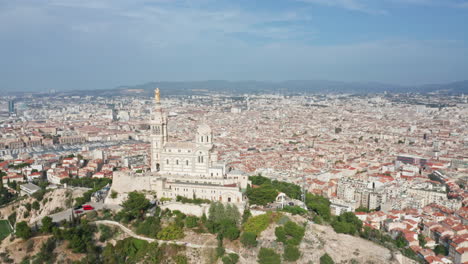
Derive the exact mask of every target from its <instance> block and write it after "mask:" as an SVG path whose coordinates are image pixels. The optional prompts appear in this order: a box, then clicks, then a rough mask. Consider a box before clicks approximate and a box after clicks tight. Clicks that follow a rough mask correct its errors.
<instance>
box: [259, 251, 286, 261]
mask: <svg viewBox="0 0 468 264" xmlns="http://www.w3.org/2000/svg"><path fill="white" fill-rule="evenodd" d="M258 263H260V264H280V263H281V257H280V255H279V254H278V253H276V252H275V251H274V250H273V249H271V248H261V249H260V252H259V253H258Z"/></svg>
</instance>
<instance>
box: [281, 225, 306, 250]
mask: <svg viewBox="0 0 468 264" xmlns="http://www.w3.org/2000/svg"><path fill="white" fill-rule="evenodd" d="M304 233H305V228H304V227H302V226H299V225H298V224H296V223H294V222H292V221H288V222H287V223H286V224H285V225H284V227H283V226H278V227H277V228H276V229H275V235H276V240H277V241H278V242H283V243H285V244H288V245H299V244H300V243H301V240H302V238H303V237H304Z"/></svg>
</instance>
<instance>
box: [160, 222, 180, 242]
mask: <svg viewBox="0 0 468 264" xmlns="http://www.w3.org/2000/svg"><path fill="white" fill-rule="evenodd" d="M183 237H184V230H182V228H180V227H178V226H176V225H175V224H171V225H168V226H166V227H165V228H163V229H162V230H161V231H159V233H158V235H157V238H158V239H162V240H175V239H179V238H183Z"/></svg>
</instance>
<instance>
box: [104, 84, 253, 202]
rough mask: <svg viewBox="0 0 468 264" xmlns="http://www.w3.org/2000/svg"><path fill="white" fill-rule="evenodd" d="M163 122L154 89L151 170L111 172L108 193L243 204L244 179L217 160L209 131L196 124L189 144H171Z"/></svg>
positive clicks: (244, 175)
mask: <svg viewBox="0 0 468 264" xmlns="http://www.w3.org/2000/svg"><path fill="white" fill-rule="evenodd" d="M167 123H168V119H167V116H166V114H165V113H164V111H163V109H162V107H161V103H160V93H159V89H156V90H155V107H154V111H153V115H152V117H151V119H150V121H149V127H150V133H151V135H150V140H151V149H150V157H151V162H150V163H151V166H150V167H151V171H150V172H146V173H133V172H122V171H120V172H115V173H114V178H113V185H112V190H113V191H115V192H117V193H128V192H131V191H149V192H154V193H155V194H156V197H157V198H158V199H161V198H173V199H174V198H176V197H177V196H183V197H186V198H190V199H192V198H201V199H208V200H211V201H220V202H225V203H238V204H243V203H244V202H245V200H246V196H245V195H244V193H243V191H244V190H245V189H246V188H247V184H248V183H249V182H248V176H247V175H246V174H245V173H243V172H241V171H236V170H229V169H228V168H226V165H225V163H223V162H220V161H218V152H217V151H216V147H215V146H214V144H213V132H212V130H211V128H210V127H209V126H207V125H200V126H199V127H198V129H197V132H196V135H195V140H194V141H193V142H171V141H169V140H168V139H169V135H168V132H167ZM107 202H112V201H111V200H110V199H108V200H107ZM114 202H115V201H114Z"/></svg>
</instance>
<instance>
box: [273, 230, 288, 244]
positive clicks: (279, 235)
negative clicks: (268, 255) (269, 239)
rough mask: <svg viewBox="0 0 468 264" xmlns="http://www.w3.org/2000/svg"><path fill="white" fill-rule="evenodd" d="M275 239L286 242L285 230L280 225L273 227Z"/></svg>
mask: <svg viewBox="0 0 468 264" xmlns="http://www.w3.org/2000/svg"><path fill="white" fill-rule="evenodd" d="M275 235H276V241H278V242H283V243H286V232H285V231H284V228H283V227H282V226H278V227H276V229H275Z"/></svg>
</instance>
